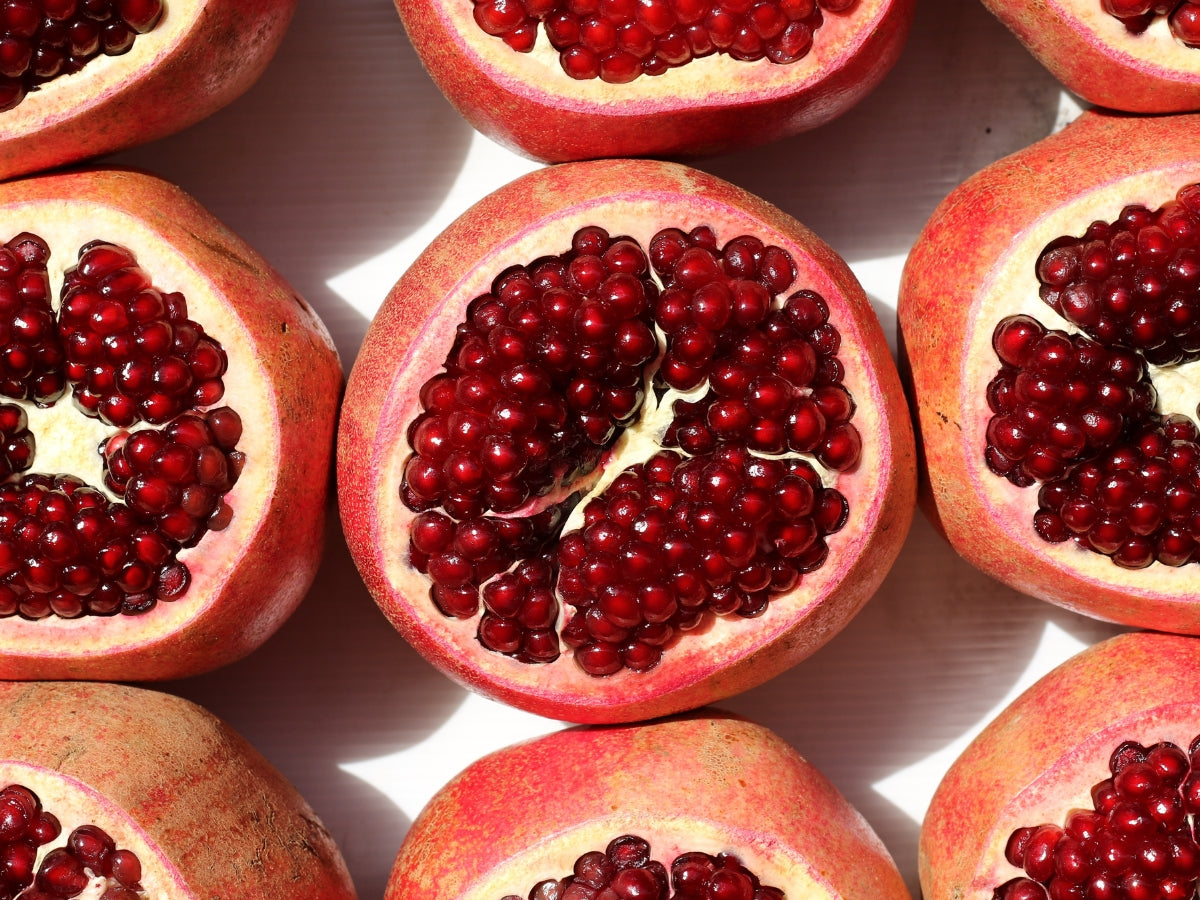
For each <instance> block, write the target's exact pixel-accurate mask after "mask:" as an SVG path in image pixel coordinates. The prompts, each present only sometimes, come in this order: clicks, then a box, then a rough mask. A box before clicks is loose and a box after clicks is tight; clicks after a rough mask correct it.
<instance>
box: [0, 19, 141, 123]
mask: <svg viewBox="0 0 1200 900" xmlns="http://www.w3.org/2000/svg"><path fill="white" fill-rule="evenodd" d="M162 13H163V4H162V0H4V3H3V4H0V112H2V111H4V110H7V109H12V108H13V107H14V106H16V105H17V104H19V103H20V102H21V101H22V100H24V99H25V95H26V94H28V93H29V91H31V90H34V89H36V88H37V87H38V86H39V85H42V84H45V83H46V82H47V81H50V80H51V79H54V78H57V77H58V76H60V75H69V74H72V73H74V72H78V71H79V70H80V69H82V68H83V67H84V65H86V64H87V63H88V62H89V61H90V60H92V59H94V58H95V57H96V56H98V55H100V54H102V53H103V54H105V55H107V56H119V55H120V54H122V53H126V52H128V51H129V49H130V48H131V47H132V46H133V42H134V39H135V38H136V37H137V36H138V35H139V34H145V33H146V32H147V31H150V30H151V29H152V28H154V26H155V25H157V24H158V22H159V20H160V19H161V18H162Z"/></svg>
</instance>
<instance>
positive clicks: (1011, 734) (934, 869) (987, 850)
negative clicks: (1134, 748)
mask: <svg viewBox="0 0 1200 900" xmlns="http://www.w3.org/2000/svg"><path fill="white" fill-rule="evenodd" d="M1198 671H1200V640H1197V639H1196V638H1193V637H1184V636H1179V635H1164V634H1154V633H1148V632H1135V633H1130V634H1123V635H1119V636H1117V637H1114V638H1110V639H1109V640H1107V641H1104V642H1103V643H1100V644H1097V645H1095V646H1094V647H1091V648H1089V649H1088V650H1085V651H1083V652H1082V653H1080V654H1079V655H1077V656H1075V657H1074V658H1072V659H1070V660H1068V661H1067V662H1065V663H1063V664H1062V665H1061V666H1059V667H1058V668H1056V669H1055V670H1053V671H1052V672H1050V673H1049V674H1048V675H1046V676H1045V677H1043V678H1042V679H1041V680H1040V681H1038V682H1037V683H1036V684H1035V685H1034V686H1033V687H1031V688H1029V690H1027V691H1026V692H1025V693H1023V694H1022V695H1021V696H1020V697H1018V698H1017V699H1016V700H1015V701H1014V702H1013V703H1012V704H1011V705H1010V706H1009V707H1008V708H1007V709H1005V710H1004V712H1002V713H1001V714H1000V715H999V716H997V717H996V719H995V720H994V721H993V722H991V723H990V724H989V725H988V726H987V727H986V728H985V729H984V730H983V732H981V733H980V734H979V736H978V737H977V738H976V739H975V740H974V741H973V742H972V743H971V744H970V746H969V747H968V748H967V749H966V750H965V751H964V752H963V754H962V756H960V757H959V758H958V760H957V761H956V762H955V763H954V764H953V765H952V766H951V767H950V769H949V771H948V772H947V774H946V776H945V778H944V779H943V780H942V783H941V784H940V785H939V786H938V789H937V792H936V794H935V795H934V797H933V800H932V802H931V804H930V807H929V811H928V812H927V813H926V815H925V820H924V825H923V827H922V829H921V842H920V856H919V869H920V879H921V886H922V890H923V894H924V896H925V897H926V898H927V900H952V898H953V900H986V898H990V897H991V896H992V891H993V889H994V888H996V887H999V886H1000V885H1001V884H1002V883H1004V882H1005V881H1008V880H1009V879H1010V878H1015V877H1017V876H1019V875H1020V874H1021V871H1020V870H1019V869H1017V868H1015V867H1014V866H1011V865H1009V864H1008V862H1007V861H1006V860H1005V859H1004V845H1005V842H1006V841H1007V840H1008V837H1009V835H1010V834H1011V833H1012V831H1013V830H1014V829H1015V828H1017V827H1020V826H1024V825H1031V826H1036V825H1041V824H1055V825H1058V826H1060V827H1061V826H1062V825H1063V823H1064V821H1065V819H1066V816H1067V814H1068V813H1069V812H1070V811H1071V810H1072V809H1075V808H1082V809H1091V808H1092V806H1091V800H1090V798H1089V796H1088V792H1089V791H1090V789H1091V787H1092V785H1094V784H1096V783H1098V782H1100V781H1102V780H1104V779H1105V778H1108V777H1109V774H1110V773H1109V769H1108V762H1109V756H1110V755H1111V754H1112V752H1113V750H1115V749H1116V748H1117V746H1118V745H1120V744H1121V743H1122V742H1123V741H1126V740H1133V741H1138V742H1140V743H1142V744H1144V745H1146V746H1150V745H1152V744H1154V743H1157V742H1158V741H1173V742H1174V743H1176V744H1177V745H1178V746H1180V747H1181V748H1182V749H1183V750H1184V752H1187V748H1188V744H1189V742H1190V741H1191V740H1192V739H1193V738H1194V737H1195V736H1196V735H1197V733H1200V727H1198V726H1200V678H1197V672H1198Z"/></svg>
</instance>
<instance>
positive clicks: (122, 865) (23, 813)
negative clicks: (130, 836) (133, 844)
mask: <svg viewBox="0 0 1200 900" xmlns="http://www.w3.org/2000/svg"><path fill="white" fill-rule="evenodd" d="M61 833H62V827H61V825H60V824H59V821H58V818H57V817H56V816H55V815H54V814H53V813H51V812H48V811H46V810H44V809H43V808H42V802H41V800H40V799H39V798H38V796H37V794H35V793H34V792H33V791H31V790H29V789H28V788H26V787H24V786H23V785H19V784H10V785H9V786H8V787H6V788H4V789H3V790H0V900H18V898H19V900H66V898H70V897H78V896H79V895H80V894H82V893H83V892H84V891H85V890H86V889H87V888H88V887H89V886H90V885H91V884H92V882H93V881H94V880H95V879H97V878H103V879H104V886H105V889H104V891H103V893H102V894H100V900H139V898H142V897H144V896H145V894H144V893H143V891H142V886H141V878H142V864H141V861H140V860H139V859H138V857H137V854H135V853H134V852H133V851H131V850H123V849H118V847H117V845H116V842H115V841H114V840H113V839H112V838H111V837H110V836H109V835H108V833H107V832H105V831H104V830H103V829H102V828H99V827H98V826H96V825H80V826H79V827H78V828H76V829H75V830H74V831H72V832H71V833H70V835H68V836H67V842H66V844H65V846H62V847H56V848H54V849H52V850H50V851H49V852H47V853H46V854H45V856H44V857H43V858H42V861H41V864H40V865H38V863H37V857H38V852H39V848H43V847H45V846H46V845H47V844H50V843H51V842H53V841H55V840H56V839H57V838H58V837H59V835H60V834H61Z"/></svg>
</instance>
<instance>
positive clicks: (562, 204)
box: [337, 160, 916, 723]
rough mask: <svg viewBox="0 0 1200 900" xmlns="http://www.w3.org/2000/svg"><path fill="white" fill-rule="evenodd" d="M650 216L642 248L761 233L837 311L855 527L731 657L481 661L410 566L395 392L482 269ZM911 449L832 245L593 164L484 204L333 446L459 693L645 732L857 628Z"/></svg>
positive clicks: (666, 182)
mask: <svg viewBox="0 0 1200 900" xmlns="http://www.w3.org/2000/svg"><path fill="white" fill-rule="evenodd" d="M651 202H653V203H654V204H655V207H654V208H655V212H654V215H653V216H647V217H645V219H647V221H645V222H644V226H645V229H644V230H645V232H646V235H645V236H644V237H643V238H642V240H645V241H648V240H649V235H652V234H653V233H654V232H655V231H657V230H658V229H660V228H663V227H667V226H669V225H675V226H676V227H683V228H685V229H686V228H691V227H693V226H695V225H699V224H702V223H705V222H706V223H707V224H711V225H713V226H714V227H716V228H717V230H718V233H719V234H720V235H723V237H722V239H723V240H728V239H729V238H732V237H733V236H735V235H736V234H742V233H754V234H757V235H758V236H760V237H761V238H763V239H764V240H770V241H773V242H775V243H777V244H779V245H780V246H782V247H783V248H784V249H786V250H789V252H791V253H792V256H793V257H794V259H795V260H796V267H797V270H798V271H799V276H798V278H797V281H796V287H797V288H798V287H813V289H815V290H817V291H818V292H819V293H821V295H822V296H823V297H825V299H826V300H827V301H828V302H829V304H830V309H831V319H833V320H836V323H837V327H838V328H839V330H840V331H841V334H842V339H843V347H844V349H843V350H842V356H843V358H845V359H851V358H852V359H853V360H854V361H855V362H854V366H855V368H858V369H859V370H860V375H859V376H855V379H854V383H853V384H852V383H850V381H849V379H848V382H847V386H848V387H849V388H850V390H851V392H852V393H853V394H854V395H855V398H856V400H857V402H858V411H857V412H856V414H855V421H856V422H857V423H859V424H858V427H859V429H860V430H861V432H862V433H863V434H864V435H867V436H868V437H867V438H866V439H865V441H864V447H868V448H869V447H872V446H873V447H874V449H871V450H864V452H869V453H871V454H878V455H873V456H872V458H871V460H870V461H869V462H864V463H863V464H862V465H860V466H859V467H858V469H857V470H856V474H855V475H854V476H851V477H843V478H840V479H839V481H838V485H837V486H838V490H839V491H842V492H843V493H844V494H845V495H846V496H847V499H848V501H849V504H850V508H851V510H852V511H853V512H852V513H851V516H850V520H849V522H848V524H847V526H846V527H845V529H844V530H843V531H842V532H840V533H839V534H838V535H837V537H836V538H835V539H833V540H831V552H830V557H829V559H828V561H827V562H826V563H825V565H824V566H823V567H822V568H821V569H819V570H818V571H817V572H816V573H814V574H813V575H811V576H806V577H805V580H804V581H802V582H801V584H800V587H799V589H798V590H796V591H793V592H792V593H791V594H784V595H782V596H781V597H780V598H778V599H776V600H773V601H772V603H771V604H770V605H769V606H768V611H767V613H765V614H764V616H763V617H762V618H760V619H756V620H753V621H748V622H740V623H734V624H736V625H737V626H738V627H736V628H734V627H732V625H731V627H730V628H729V629H728V632H726V633H727V634H728V635H729V640H728V641H725V642H723V643H721V644H719V645H718V644H713V643H712V642H711V641H708V642H707V643H705V641H706V640H707V638H708V635H693V636H691V638H692V639H691V640H689V636H685V637H683V638H681V639H680V641H679V643H678V645H677V646H674V647H672V648H671V649H670V650H668V651H667V652H666V653H664V655H663V661H662V663H661V664H660V665H659V666H658V667H656V668H655V669H654V670H652V671H651V672H648V673H644V674H637V673H622V674H620V675H618V676H612V677H608V678H596V677H593V676H589V675H587V674H585V673H584V672H583V671H582V669H580V668H579V667H578V666H576V665H575V664H574V662H573V661H572V660H571V659H570V658H569V655H564V657H562V658H560V659H559V660H558V661H556V662H554V663H551V664H549V665H542V666H530V665H528V664H525V663H520V662H517V661H515V660H512V659H510V658H508V657H504V656H501V655H500V654H496V653H491V652H489V651H485V650H484V649H483V648H482V647H481V646H480V645H479V643H478V641H477V640H476V637H475V626H474V624H473V623H468V622H463V621H459V620H452V619H448V618H446V617H445V616H443V615H442V614H441V613H440V612H438V611H437V610H436V609H435V608H434V606H433V604H432V602H431V601H430V599H429V596H428V585H429V582H428V580H426V579H425V576H423V575H420V573H418V572H416V570H415V569H413V568H412V567H411V565H409V564H408V562H407V560H408V557H407V549H406V547H407V528H408V525H407V523H408V522H409V521H411V518H412V515H413V514H412V513H411V512H406V511H404V510H403V509H402V508H397V507H398V505H399V501H398V493H399V486H400V477H401V475H400V473H401V471H402V465H400V463H401V462H402V458H403V456H404V455H405V454H402V453H399V452H397V450H396V448H397V447H406V446H407V444H405V443H404V440H405V429H406V428H407V423H408V422H409V421H410V420H411V418H412V417H413V416H414V415H415V414H416V412H417V409H418V406H417V398H416V396H415V390H414V391H413V392H411V393H410V392H407V391H406V390H404V389H401V388H399V387H397V385H399V384H402V383H404V384H409V383H411V384H415V385H417V386H419V385H420V384H421V383H422V382H423V381H424V380H425V379H426V378H428V377H429V376H431V375H432V374H433V373H434V372H436V371H438V370H439V369H440V368H441V366H442V364H443V362H444V360H445V354H446V352H447V348H448V347H449V346H450V341H451V340H452V337H451V336H452V335H453V329H454V326H455V324H457V323H458V322H460V321H462V314H463V307H461V306H460V307H454V308H452V307H448V306H447V304H448V303H449V302H451V301H448V300H447V298H448V297H451V295H455V301H456V302H460V303H461V304H463V305H464V306H465V304H466V302H467V301H469V300H470V299H471V297H469V296H462V290H463V289H461V288H457V286H459V285H460V284H461V283H462V282H463V280H464V278H467V277H470V278H476V279H477V280H478V279H480V278H482V277H483V271H482V270H483V269H485V268H486V269H487V273H488V274H487V281H488V283H490V281H491V278H492V277H494V276H495V275H496V274H498V272H499V269H496V270H492V269H490V268H488V267H490V266H492V265H495V264H496V263H495V262H494V260H496V259H502V260H507V261H505V262H503V263H501V264H500V268H503V267H504V266H506V265H508V264H511V262H515V261H516V260H515V259H514V260H508V259H507V257H506V256H505V254H506V253H507V254H509V255H512V254H513V253H517V252H519V253H522V254H523V253H525V252H526V250H524V249H522V250H520V251H514V250H512V249H510V248H511V247H512V246H513V244H514V243H516V242H518V241H520V240H522V239H525V238H528V237H529V235H531V234H533V233H534V232H535V231H537V232H539V233H541V232H545V235H546V236H545V237H544V238H543V239H542V240H541V242H540V244H539V245H538V250H537V251H536V252H533V254H532V255H533V256H537V255H539V254H540V253H546V252H562V250H563V249H565V248H566V247H569V245H570V235H571V233H572V231H573V229H574V227H576V226H575V225H572V226H570V227H566V226H563V225H561V224H558V223H559V222H560V221H561V220H562V217H564V216H567V215H570V214H573V213H579V214H580V215H586V216H588V217H589V218H591V217H592V211H593V210H595V218H596V219H598V220H604V221H607V222H608V226H609V227H612V222H611V221H609V220H607V219H605V217H606V216H611V215H614V214H616V213H612V212H607V211H608V210H616V211H617V212H618V213H619V210H620V208H623V207H625V206H626V205H627V204H630V203H633V204H649V203H651ZM639 208H640V207H639ZM581 210H585V211H586V213H580V212H579V211H581ZM639 215H640V214H639ZM714 218H715V219H718V220H719V221H712V219H714ZM649 219H653V221H649ZM580 224H583V223H582V222H581V223H580ZM589 224H602V222H601V221H593V222H589ZM622 227H623V226H622ZM614 233H616V232H614ZM634 236H635V237H636V236H637V235H634ZM523 261H528V260H523ZM468 272H469V273H470V274H469V276H468V275H467V274H466V273H468ZM456 289H457V290H458V294H456V293H455V292H456ZM439 314H440V315H439ZM851 348H853V357H851V352H852V351H851ZM860 378H861V381H860V380H859V379H860ZM868 407H869V409H868ZM911 434H912V433H911V422H910V419H909V416H908V415H907V407H906V406H905V405H904V399H903V392H902V389H901V387H900V382H899V376H898V375H897V374H896V372H895V367H894V365H893V362H892V358H891V354H890V352H889V350H888V347H887V343H886V339H885V337H884V335H883V331H882V329H881V328H880V326H879V322H878V319H877V318H876V317H875V313H874V311H873V310H872V308H871V306H870V302H869V301H868V299H867V297H866V295H865V294H864V293H863V291H862V288H861V287H860V286H859V285H858V282H857V281H856V280H855V279H854V276H853V274H852V273H851V272H850V270H849V268H848V267H847V266H846V264H845V262H844V261H842V260H841V259H840V257H838V256H837V255H836V254H835V253H834V251H833V250H832V249H831V248H830V247H829V246H828V245H827V244H825V243H824V242H822V241H821V240H820V239H819V238H817V237H816V236H815V235H813V234H812V232H810V231H808V230H807V229H806V228H805V227H804V226H802V225H800V224H799V223H798V222H796V221H795V220H794V219H792V218H790V217H789V216H787V215H785V214H784V213H782V212H780V211H779V210H778V209H775V208H774V207H772V206H771V205H770V204H768V203H766V202H765V201H763V200H761V199H759V198H757V197H754V196H752V195H750V194H748V193H746V192H745V191H743V190H741V189H740V188H737V187H735V186H734V185H731V184H729V183H728V182H725V181H722V180H721V179H718V178H714V177H712V176H710V175H707V174H705V173H702V172H698V171H696V170H693V169H690V168H687V167H684V166H680V165H676V164H671V163H661V162H651V161H633V160H605V161H592V162H582V163H575V164H569V165H562V166H555V167H551V168H547V169H542V170H539V171H537V172H535V173H533V174H532V175H529V176H526V177H524V178H522V179H518V180H517V181H515V182H513V183H511V184H509V185H507V186H506V187H504V188H502V189H501V190H499V191H497V192H495V193H493V194H491V195H489V196H488V197H486V198H484V199H483V200H482V201H480V202H479V203H478V204H477V205H476V206H475V207H473V208H472V209H471V210H470V211H468V212H467V213H466V214H465V215H464V216H462V217H461V218H460V219H458V220H457V221H456V222H455V223H454V224H453V225H451V226H450V228H448V229H447V230H446V231H445V232H443V233H442V235H441V236H439V238H438V239H436V240H435V241H434V243H433V244H432V245H431V246H430V247H429V248H428V249H427V250H426V251H425V252H424V253H423V254H422V255H421V257H420V258H419V259H418V260H417V261H416V262H415V263H414V265H413V266H412V268H410V269H409V271H408V272H407V273H406V274H405V275H404V277H403V278H401V280H400V281H399V282H398V283H397V284H396V286H395V287H394V288H393V289H392V291H391V293H390V294H389V295H388V297H387V299H386V300H385V302H384V304H383V305H382V307H381V309H380V311H379V313H378V314H377V316H376V318H375V320H374V322H373V324H372V326H371V329H370V332H369V334H368V337H367V339H366V340H365V342H364V344H363V347H362V349H361V350H360V352H359V355H358V357H357V359H356V360H355V365H354V368H353V370H352V372H351V374H350V377H349V379H348V381H347V389H346V397H345V400H344V403H343V406H342V412H341V418H340V424H339V433H338V460H337V470H338V496H339V506H340V511H341V515H342V521H343V528H344V531H345V534H346V537H347V542H348V543H349V546H350V549H351V553H352V555H353V556H354V559H355V562H356V564H357V565H358V567H359V571H360V573H361V575H362V576H363V579H364V580H365V582H366V584H367V587H368V588H369V590H370V591H371V593H372V595H373V596H374V598H375V600H376V602H377V603H378V604H379V606H380V608H381V609H382V610H383V612H384V614H385V615H386V616H387V617H388V619H389V620H390V621H391V622H392V624H393V625H394V626H395V627H396V628H397V630H399V631H400V633H401V634H402V635H403V636H404V637H405V638H406V639H407V640H408V641H409V642H410V643H411V644H412V645H413V646H414V647H415V648H416V649H417V650H418V651H420V652H421V653H422V654H423V655H424V656H425V657H426V658H427V659H429V660H430V661H431V662H432V663H434V665H436V666H438V667H439V668H440V669H442V671H444V672H445V673H446V674H448V675H449V676H450V677H451V678H453V679H455V680H456V681H458V682H459V683H461V684H463V685H465V686H467V687H469V688H471V689H473V690H477V691H479V692H481V693H484V694H486V695H488V696H490V697H493V698H495V699H499V700H502V701H504V702H506V703H510V704H513V705H516V706H519V707H521V708H524V709H527V710H530V711H533V712H536V713H539V714H541V715H544V716H547V717H549V718H557V719H563V720H567V721H573V722H585V723H600V722H622V721H634V720H641V719H647V718H652V717H654V716H660V715H667V714H669V713H674V712H679V711H682V710H685V709H694V708H696V707H698V706H702V705H704V704H705V703H709V702H713V701H715V700H717V699H720V698H724V697H728V696H732V695H733V694H736V693H739V692H740V691H743V690H747V689H749V688H750V687H752V686H754V685H757V684H761V683H762V682H764V681H766V680H768V679H770V678H772V677H773V676H775V675H776V674H778V673H780V672H782V671H784V670H785V669H787V668H789V667H790V666H792V665H794V664H795V663H797V662H799V661H800V660H801V659H804V658H805V657H807V656H809V655H810V654H812V653H813V652H815V651H816V650H817V649H818V648H819V647H821V646H822V645H823V644H825V643H826V642H827V641H828V640H829V639H830V638H832V637H833V635H834V634H836V633H837V632H838V631H839V630H841V628H842V627H844V626H845V624H846V623H847V622H849V620H850V619H851V618H852V617H853V616H854V615H855V613H857V611H858V610H859V609H861V608H862V606H863V604H864V603H866V601H867V600H868V599H869V597H870V596H871V595H872V594H873V593H874V591H875V590H876V588H877V587H878V585H879V584H880V582H881V581H882V579H883V577H884V576H885V575H886V573H887V571H888V569H889V568H890V566H891V564H892V561H893V560H894V559H895V557H896V555H897V554H898V553H899V550H900V546H901V544H902V543H903V542H904V538H905V536H906V535H907V532H908V526H909V524H910V522H911V517H912V512H913V507H914V505H915V500H914V497H915V479H916V475H915V461H914V456H913V452H914V451H913V447H912V444H911V443H910V442H911ZM398 442H399V443H398ZM864 459H865V458H864ZM856 484H857V485H858V486H856ZM868 485H869V487H868Z"/></svg>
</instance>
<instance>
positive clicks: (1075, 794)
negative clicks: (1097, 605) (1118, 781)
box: [961, 703, 1200, 900]
mask: <svg viewBox="0 0 1200 900" xmlns="http://www.w3.org/2000/svg"><path fill="white" fill-rule="evenodd" d="M1198 721H1200V705H1197V704H1180V703H1169V704H1168V705H1164V706H1162V707H1159V708H1157V709H1152V710H1148V711H1143V712H1138V713H1136V714H1134V715H1132V716H1130V717H1128V718H1126V719H1122V720H1121V721H1118V722H1113V723H1111V724H1110V725H1108V726H1107V727H1106V728H1104V729H1103V730H1102V731H1098V732H1096V733H1095V734H1093V735H1090V736H1089V737H1088V739H1087V740H1086V741H1084V742H1083V743H1081V744H1078V745H1076V746H1075V747H1071V748H1069V749H1068V750H1066V752H1065V753H1064V754H1063V756H1062V757H1061V758H1060V759H1059V760H1058V761H1057V762H1055V763H1054V764H1053V765H1051V766H1048V767H1047V768H1046V770H1045V771H1044V772H1042V774H1041V775H1039V776H1038V777H1037V778H1036V779H1034V780H1033V781H1032V782H1030V783H1029V785H1028V786H1027V787H1025V788H1024V789H1023V790H1021V791H1020V793H1018V794H1017V795H1016V796H1015V797H1013V798H1012V800H1011V801H1010V802H1009V803H1008V805H1007V806H1005V808H1004V809H1003V810H1001V811H1000V814H999V815H998V816H997V817H996V822H995V825H994V826H993V828H992V830H991V831H990V832H989V833H988V835H987V840H986V842H984V843H983V844H982V845H981V851H982V852H981V854H980V857H979V859H980V866H979V868H978V869H977V870H976V872H975V874H974V877H973V879H972V880H971V884H970V887H969V889H968V890H967V891H966V892H965V893H964V894H963V896H962V898H961V900H991V898H992V893H993V891H994V890H995V889H996V888H997V887H998V886H999V885H1001V884H1003V883H1004V882H1006V881H1008V880H1009V879H1011V878H1016V877H1018V876H1020V875H1021V874H1022V873H1021V871H1020V870H1019V869H1017V868H1016V867H1014V866H1010V865H1009V864H1008V861H1007V860H1006V859H1005V858H1004V846H1005V844H1006V843H1007V842H1008V838H1009V835H1011V834H1012V833H1013V832H1014V831H1015V830H1016V829H1018V828H1023V827H1025V826H1028V825H1035V826H1036V825H1042V824H1046V823H1053V824H1057V825H1062V824H1063V823H1064V821H1065V816H1066V815H1067V814H1068V813H1069V812H1070V811H1071V810H1076V809H1093V808H1094V806H1093V803H1092V797H1091V790H1092V786H1093V785H1095V784H1096V783H1097V782H1100V781H1103V780H1104V778H1105V777H1107V776H1108V774H1109V769H1108V761H1109V757H1110V756H1111V755H1112V752H1113V749H1114V748H1115V747H1117V746H1119V745H1120V744H1121V743H1122V742H1123V741H1136V742H1138V743H1140V744H1142V745H1143V746H1146V747H1149V746H1151V745H1153V744H1157V743H1159V742H1160V741H1170V742H1171V743H1173V744H1175V746H1177V747H1179V748H1180V749H1182V750H1183V751H1184V752H1185V753H1186V752H1187V748H1188V746H1189V744H1190V743H1191V741H1192V739H1193V738H1194V737H1195V736H1196V723H1197V722H1198ZM1064 786H1065V789H1064Z"/></svg>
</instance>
